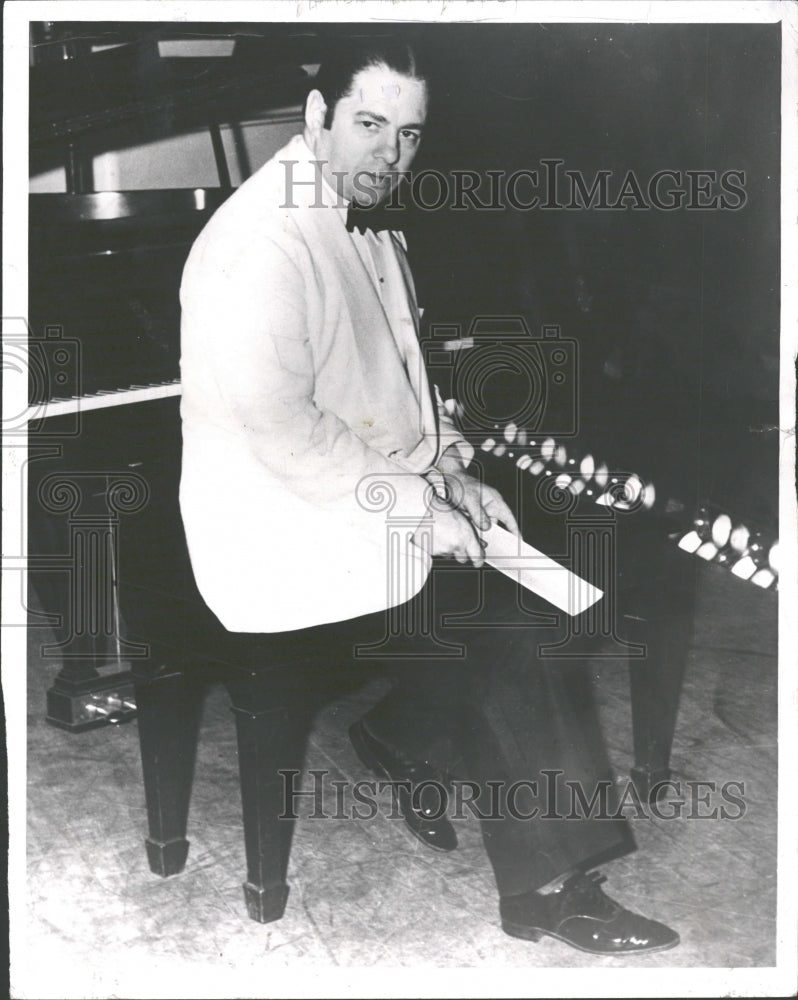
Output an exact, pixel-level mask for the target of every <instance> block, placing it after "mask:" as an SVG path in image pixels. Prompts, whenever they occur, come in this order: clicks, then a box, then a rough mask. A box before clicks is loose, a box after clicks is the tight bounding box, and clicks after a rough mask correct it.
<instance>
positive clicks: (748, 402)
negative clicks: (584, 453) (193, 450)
mask: <svg viewBox="0 0 798 1000" xmlns="http://www.w3.org/2000/svg"><path fill="white" fill-rule="evenodd" d="M400 31H401V33H402V34H404V35H405V36H407V37H408V38H410V39H411V40H412V41H414V42H415V43H416V44H417V45H418V47H419V48H420V49H421V50H422V53H423V55H424V57H425V59H426V61H427V63H428V66H429V68H430V70H431V75H432V82H433V104H432V110H431V115H430V119H429V127H428V129H427V132H426V134H425V137H424V142H423V144H422V149H421V152H420V154H419V157H418V159H417V160H416V163H415V164H414V171H417V172H418V171H422V170H426V169H431V168H435V169H437V170H440V171H442V172H443V173H447V172H448V171H451V170H453V169H468V170H476V171H478V172H480V173H482V172H484V171H487V170H504V171H508V172H509V171H512V170H516V169H519V168H525V169H539V170H540V169H541V160H542V159H546V158H559V159H562V160H563V161H565V162H564V168H568V169H573V170H579V171H581V172H582V173H583V175H584V176H585V178H586V180H587V181H588V183H589V182H590V181H591V179H592V177H593V175H594V174H595V172H596V171H597V170H599V169H603V170H609V171H611V172H612V173H611V177H610V181H609V189H610V198H611V200H614V198H615V193H616V192H617V190H618V188H619V186H620V183H621V181H622V179H623V177H624V176H625V175H626V174H627V172H628V171H630V170H631V171H634V172H635V174H636V176H637V177H638V178H639V179H640V181H641V186H642V187H643V190H644V191H645V186H646V184H647V181H648V178H650V177H651V175H652V174H654V173H655V172H656V171H658V170H663V169H672V170H679V171H682V172H684V171H686V170H698V169H708V170H715V171H717V172H718V174H721V173H723V172H724V171H728V170H740V171H744V172H745V191H746V194H747V202H746V204H745V206H744V207H742V208H741V209H739V210H737V211H732V210H726V211H722V210H717V209H704V210H693V211H691V210H688V209H686V208H681V209H679V210H676V211H669V212H666V211H661V210H657V209H652V210H647V211H636V210H632V209H631V208H627V209H620V210H605V211H602V210H597V209H595V208H593V209H590V210H582V211H568V210H565V209H554V210H551V211H544V210H541V209H540V208H538V209H533V210H530V211H518V210H514V209H513V208H511V207H506V208H505V209H504V210H501V211H498V212H482V211H476V210H474V209H471V210H468V211H465V212H453V211H446V210H440V211H420V210H418V209H417V208H413V207H411V208H410V209H409V210H408V211H407V213H405V215H404V217H403V221H402V225H403V227H404V229H405V231H406V233H407V235H408V239H409V242H410V249H411V257H412V260H413V264H414V274H415V277H416V282H417V286H418V290H419V300H420V302H421V304H422V305H424V306H425V308H426V316H425V319H426V321H427V323H428V324H429V323H433V324H437V323H451V324H459V325H460V327H461V328H462V332H463V333H464V334H465V333H466V332H467V330H468V327H469V326H470V324H471V322H472V320H473V319H474V318H475V317H477V316H479V315H484V314H509V315H515V314H520V315H522V316H523V317H524V318H525V320H526V322H527V323H528V325H529V327H530V329H532V330H533V331H536V330H539V328H540V325H541V324H542V323H549V324H557V325H559V326H560V327H561V329H562V331H563V335H564V336H567V337H568V338H572V339H574V340H576V342H577V344H578V353H579V364H578V378H579V401H580V415H579V438H580V443H583V449H582V450H584V448H586V447H589V448H590V449H591V450H592V451H593V452H594V454H596V455H597V457H601V458H604V459H606V460H607V461H608V462H609V463H610V464H613V465H615V466H616V467H625V468H634V469H635V471H638V470H639V471H641V472H642V473H645V474H646V475H647V476H649V477H650V478H653V479H654V480H655V481H656V482H657V483H658V484H659V485H661V486H662V488H663V490H664V491H665V492H667V493H668V494H674V495H678V496H680V497H682V498H684V500H685V503H686V505H687V506H688V507H690V506H691V505H694V504H695V503H697V502H699V501H700V500H703V499H712V500H714V501H715V502H718V503H720V504H721V505H723V506H726V507H727V508H729V509H730V510H731V511H732V512H733V513H735V514H737V516H739V517H748V518H749V519H753V521H754V522H759V523H762V524H763V525H766V526H768V527H775V524H776V521H777V472H778V432H777V431H776V430H775V427H776V425H777V424H778V356H779V187H780V177H779V145H780V122H779V115H780V46H781V38H780V26H779V25H755V24H741V25H700V24H693V25H644V24H636V25H618V24H616V25H607V24H587V25H564V24H526V25H519V24H513V25H496V24H468V25H438V24H424V25H402V26H401V27H400V26H397V25H386V24H380V25H376V26H374V25H357V24H353V25H302V26H301V27H299V26H296V25H291V24H257V25H253V24H212V23H187V24H182V25H178V24H174V23H169V24H166V23H150V24H136V23H129V24H120V23H113V22H92V23H91V24H89V23H84V24H69V23H66V22H56V23H55V24H51V25H49V26H48V25H39V26H38V28H37V29H36V31H35V32H34V35H35V37H34V42H35V44H34V47H33V52H34V63H35V65H34V66H33V67H32V74H31V80H32V83H31V134H32V147H31V159H32V166H33V167H34V168H38V169H43V168H44V167H46V166H48V165H52V164H53V163H55V162H58V160H59V157H60V156H62V151H63V135H64V133H65V131H68V130H69V129H70V128H73V129H75V128H76V129H77V131H78V133H79V134H78V140H79V141H80V142H81V143H83V145H84V148H85V149H88V150H89V151H94V152H98V151H101V150H102V149H105V148H112V147H114V146H117V147H119V146H124V145H133V144H136V143H140V142H142V141H144V140H146V139H151V138H152V137H154V136H157V135H165V134H175V133H179V132H180V131H181V130H188V129H192V128H196V127H197V126H198V125H200V124H202V123H203V122H205V121H207V120H208V119H209V117H215V118H216V119H217V120H221V121H234V120H235V119H236V115H238V114H240V115H245V114H251V113H252V112H253V111H254V110H256V109H268V108H269V107H278V106H285V103H286V102H290V101H291V100H294V101H301V100H302V98H303V97H304V94H305V93H306V92H307V89H308V87H309V85H310V83H311V81H309V80H308V78H307V76H306V75H305V73H304V72H303V70H302V69H301V64H303V63H305V64H307V63H312V62H318V61H319V60H321V59H323V58H324V54H325V52H327V51H330V49H332V48H334V46H335V44H336V41H337V39H338V38H339V37H340V36H341V35H348V34H385V33H389V32H390V33H398V32H400ZM203 34H205V35H217V36H218V35H230V34H233V35H235V36H236V38H237V45H236V51H235V55H234V57H233V58H232V59H231V60H226V61H224V64H222V61H220V60H200V59H197V60H186V59H181V60H171V63H169V64H168V65H167V63H168V61H166V60H161V59H159V58H158V56H157V52H156V50H155V48H154V45H155V42H156V41H157V39H158V38H163V37H191V36H196V35H203ZM91 41H95V42H97V41H100V42H103V43H106V44H107V43H109V42H125V43H126V44H125V46H124V47H122V48H118V49H114V50H111V51H109V52H105V53H95V54H92V55H91V56H89V55H88V54H87V53H88V50H87V48H86V46H87V45H88V44H89V43H90V42H91ZM70 47H71V48H70ZM65 54H66V55H68V56H69V58H66V59H65V58H64V55H65ZM214 95H215V96H214ZM109 109H110V111H111V114H110V115H109ZM92 122H94V124H91V123H92ZM87 123H88V124H87ZM253 166H257V164H254V165H253ZM485 190H487V189H485ZM523 190H524V195H526V194H527V193H528V189H523ZM34 277H35V275H34ZM176 291H177V289H176V288H175V289H174V293H173V294H174V295H176ZM170 294H172V293H171V292H170ZM170 356H175V355H174V352H173V353H172V355H170ZM494 388H495V390H496V391H497V392H502V391H506V392H512V386H511V385H510V384H509V383H508V384H507V385H506V386H504V387H502V386H501V385H496V386H494Z"/></svg>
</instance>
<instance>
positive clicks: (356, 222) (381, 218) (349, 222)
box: [346, 201, 402, 233]
mask: <svg viewBox="0 0 798 1000" xmlns="http://www.w3.org/2000/svg"><path fill="white" fill-rule="evenodd" d="M401 217H402V213H401V211H398V210H397V209H393V210H389V209H387V208H385V207H384V206H383V205H377V206H375V207H374V208H364V207H363V206H362V205H358V204H357V202H354V201H353V202H352V203H351V204H350V206H349V208H348V209H347V212H346V228H347V231H348V232H350V233H351V232H352V230H353V229H357V230H358V232H360V233H365V232H366V230H367V229H370V230H371V231H372V232H373V233H379V232H382V230H383V229H392V230H394V231H395V230H398V229H399V228H400V220H401Z"/></svg>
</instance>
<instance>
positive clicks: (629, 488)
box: [623, 473, 643, 503]
mask: <svg viewBox="0 0 798 1000" xmlns="http://www.w3.org/2000/svg"><path fill="white" fill-rule="evenodd" d="M642 491H643V483H642V481H641V480H640V479H639V478H638V477H637V476H636V475H635V474H634V473H632V475H631V476H629V478H628V479H627V480H626V482H625V483H624V484H623V498H624V500H626V501H627V503H636V502H637V500H639V499H640V494H641V492H642Z"/></svg>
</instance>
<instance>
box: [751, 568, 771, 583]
mask: <svg viewBox="0 0 798 1000" xmlns="http://www.w3.org/2000/svg"><path fill="white" fill-rule="evenodd" d="M775 579H776V575H775V573H771V571H770V570H769V569H768V568H767V567H766V566H763V567H762V569H759V570H757V571H756V573H754V575H753V576H752V577H751V583H755V584H756V585H757V587H769V586H770V585H771V584H772V583H773V581H774V580H775Z"/></svg>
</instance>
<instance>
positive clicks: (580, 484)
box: [568, 479, 585, 497]
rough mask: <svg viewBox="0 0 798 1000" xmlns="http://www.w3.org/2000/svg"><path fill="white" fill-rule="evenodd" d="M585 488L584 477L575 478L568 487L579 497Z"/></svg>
mask: <svg viewBox="0 0 798 1000" xmlns="http://www.w3.org/2000/svg"><path fill="white" fill-rule="evenodd" d="M584 488H585V481H584V479H574V480H572V481H571V483H570V485H569V486H568V489H569V490H570V491H571V493H573V495H574V496H577V497H578V496H579V494H580V493H581V492H582V490H583V489H584Z"/></svg>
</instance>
